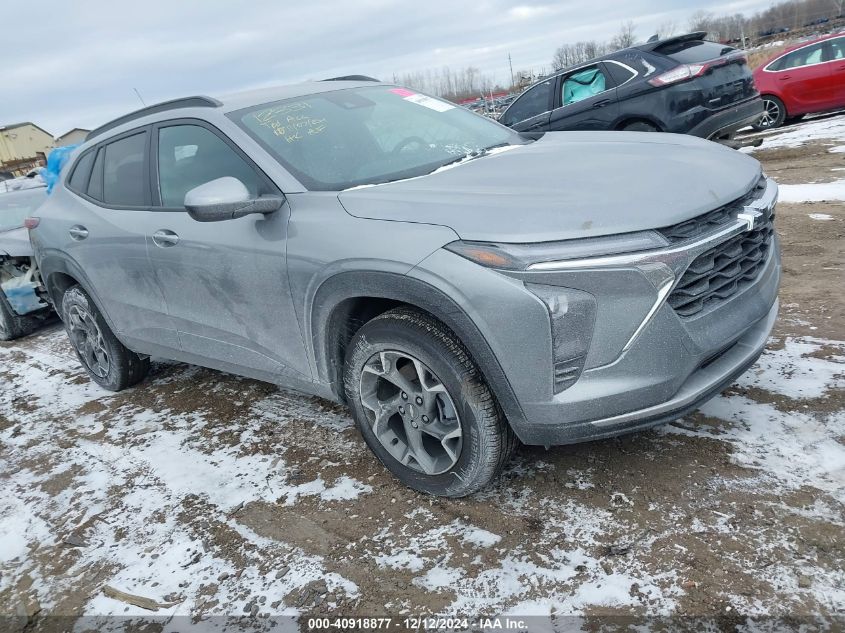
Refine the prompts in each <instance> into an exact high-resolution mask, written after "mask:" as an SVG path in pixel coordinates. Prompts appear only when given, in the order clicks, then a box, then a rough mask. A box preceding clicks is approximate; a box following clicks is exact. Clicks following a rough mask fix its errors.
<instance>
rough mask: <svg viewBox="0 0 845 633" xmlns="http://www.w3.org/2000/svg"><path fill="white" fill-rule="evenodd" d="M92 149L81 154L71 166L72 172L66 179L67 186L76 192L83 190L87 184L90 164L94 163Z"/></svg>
mask: <svg viewBox="0 0 845 633" xmlns="http://www.w3.org/2000/svg"><path fill="white" fill-rule="evenodd" d="M94 154H95V152H94V151H93V150H91V151H88V152H86V153H85V154H83V155H82V156H81V157H80V158H79V160H78V161H76V165H75V166H74V168H73V172H72V173H71V175H70V178H69V179H68V181H67V184H68V187H70V188H71V189H72V190H73V191H76V192H79V193H81V192H84V191H85V188H86V187H87V186H88V179H89V177H90V176H91V166H92V165H93V164H94Z"/></svg>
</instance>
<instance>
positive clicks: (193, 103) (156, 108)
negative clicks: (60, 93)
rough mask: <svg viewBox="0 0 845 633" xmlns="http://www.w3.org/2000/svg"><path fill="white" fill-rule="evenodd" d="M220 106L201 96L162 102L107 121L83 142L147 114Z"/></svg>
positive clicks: (217, 102) (90, 133) (216, 101)
mask: <svg viewBox="0 0 845 633" xmlns="http://www.w3.org/2000/svg"><path fill="white" fill-rule="evenodd" d="M222 105H223V104H222V103H221V102H219V101H218V100H217V99H212V98H211V97H203V96H197V97H183V98H181V99H172V100H170V101H163V102H161V103H156V104H155V105H151V106H147V107H146V108H141V109H140V110H135V111H134V112H130V113H129V114H124V115H123V116H122V117H118V118H116V119H115V120H114V121H109V122H108V123H106V124H104V125H101V126H100V127H98V128H96V129H94V130H91V131H90V132H88V135H87V136H86V137H85V140H86V141H90V140H91V139H92V138H94V137H97V136H100V134H103V133H104V132H108V131H109V130H112V129H114V128H116V127H117V126H119V125H123V124H124V123H129V122H130V121H134V120H135V119H140V118H141V117H145V116H147V115H149V114H157V113H158V112H167V111H168V110H177V109H179V108H219V107H220V106H222Z"/></svg>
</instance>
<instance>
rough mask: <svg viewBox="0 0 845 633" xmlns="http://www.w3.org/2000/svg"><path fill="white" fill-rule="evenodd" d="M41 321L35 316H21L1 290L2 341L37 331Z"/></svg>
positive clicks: (0, 319)
mask: <svg viewBox="0 0 845 633" xmlns="http://www.w3.org/2000/svg"><path fill="white" fill-rule="evenodd" d="M39 323H40V321H39V319H38V318H36V317H34V316H31V315H25V316H21V315H19V314H17V313H16V312H15V311H14V310H12V306H11V305H10V304H9V300H8V299H7V298H6V295H5V294H4V293H3V291H2V290H0V341H14V340H15V339H18V338H20V337H22V336H26V335H27V334H30V333H31V332H33V331H35V329H36V328H37V327H38V324H39Z"/></svg>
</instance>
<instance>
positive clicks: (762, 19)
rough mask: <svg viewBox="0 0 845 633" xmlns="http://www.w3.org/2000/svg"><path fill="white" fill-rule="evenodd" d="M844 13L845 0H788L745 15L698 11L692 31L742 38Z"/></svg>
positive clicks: (713, 36) (714, 36) (721, 38)
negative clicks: (747, 15)
mask: <svg viewBox="0 0 845 633" xmlns="http://www.w3.org/2000/svg"><path fill="white" fill-rule="evenodd" d="M843 12H845V0H788V1H787V2H781V3H778V4H775V5H773V6H771V7H769V8H768V9H764V10H763V11H758V12H757V13H755V14H753V15H751V16H749V17H746V16H745V15H743V14H742V13H736V14H733V15H721V16H717V15H715V14H713V13H711V12H709V11H697V12H696V13H694V14H693V15H692V16H691V17H690V20H689V29H690V30H691V31H707V32H708V34H709V36H710V38H711V39H716V40H719V41H722V42H725V41H733V40H739V39H740V38H741V37H742V35H743V34H745V36H746V37H748V38H752V39H753V38H756V37H760V36H762V35H765V34H769V33H771V32H772V31H777V30H779V29H782V28H787V29H790V30H795V29H799V28H801V27H803V26H806V25H812V24H813V23H814V22H818V21H820V20H825V19H834V18H836V17H838V16H841V15H842V14H843Z"/></svg>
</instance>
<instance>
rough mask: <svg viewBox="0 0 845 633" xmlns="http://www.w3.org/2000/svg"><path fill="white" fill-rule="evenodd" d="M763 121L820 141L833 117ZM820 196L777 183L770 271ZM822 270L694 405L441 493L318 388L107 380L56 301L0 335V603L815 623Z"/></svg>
mask: <svg viewBox="0 0 845 633" xmlns="http://www.w3.org/2000/svg"><path fill="white" fill-rule="evenodd" d="M824 126H826V128H825V129H827V132H824V131H823V130H822V129H821V128H823V127H824ZM825 134H827V136H825ZM768 136H769V139H768V140H767V146H769V147H771V146H772V145H775V146H776V147H785V146H786V145H783V143H793V142H795V143H799V144H798V145H797V146H800V144H801V143H815V144H816V146H818V144H819V143H821V144H822V146H823V147H824V148H827V147H828V145H830V146H831V147H835V146H837V145H836V144H837V143H838V144H840V145H841V144H843V143H845V124H843V120H842V117H839V118H827V119H825V120H824V121H823V122H814V121H811V122H808V123H805V124H801V125H800V126H793V127H791V128H787V129H785V130H784V131H781V132H779V133H775V134H771V135H768ZM785 137H789V138H791V139H792V140H788V141H785V140H784V138H785ZM799 138H800V139H804V140H803V141H800V142H799V141H798V139H799ZM769 143H771V144H772V145H768V144H769ZM789 147H792V146H791V145H789ZM759 155H760V157H761V158H762V157H764V156H765V154H764V152H763V151H761V152H760V154H759ZM827 184H830V183H827ZM834 184H835V183H834ZM793 186H797V185H793ZM784 189H786V191H787V192H788V191H789V189H787V187H784V188H782V191H783V190H784ZM796 195H797V194H796ZM804 195H805V194H801V195H797V198H801V197H802V196H804ZM782 199H783V196H782ZM825 199H827V198H825ZM796 201H798V200H796ZM840 211H841V209H840V208H839V207H833V206H832V205H818V204H816V203H812V202H807V203H804V204H800V205H799V204H796V205H792V206H790V205H789V204H783V205H781V208H780V209H779V212H778V213H779V216H778V217H779V222H781V223H783V224H782V225H781V231H782V232H783V233H784V238H785V239H784V244H785V252H784V260H785V269H786V273H785V276H784V287H783V293H782V297H785V298H790V297H793V295H795V296H798V297H800V296H802V295H800V294H798V293H799V292H800V291H802V290H803V289H806V287H807V286H808V280H813V279H815V280H817V281H818V279H822V280H824V279H827V277H824V278H821V277H818V276H819V275H821V274H822V272H821V271H822V270H827V269H830V268H833V269H836V268H837V267H838V266H841V254H842V253H841V240H840V241H839V242H838V244H839V252H838V255H836V256H837V257H839V259H838V260H834V259H832V258H831V256H829V255H825V256H824V257H825V258H826V259H825V260H824V266H822V267H818V266H807V267H804V266H803V265H801V266H799V265H798V264H795V263H793V262H794V261H796V262H797V261H803V260H800V259H798V258H800V257H806V256H807V253H811V254H812V253H813V252H815V251H812V250H807V248H808V247H807V246H806V245H807V244H809V245H810V246H811V247H812V248H816V247H817V246H818V244H819V243H820V241H821V240H822V239H828V240H829V242H828V243H829V244H832V245H833V246H832V247H831V248H835V245H836V244H837V242H836V235H837V231H838V232H839V233H838V235H841V230H842V229H841V228H840V227H841V226H842V221H843V220H842V214H841V212H840ZM814 216H815V217H814ZM819 231H821V233H819ZM820 257H821V256H820ZM825 267H826V268H825ZM839 270H841V268H839ZM795 271H798V272H795ZM825 274H831V273H830V271H828V272H826V273H825ZM832 274H834V275H835V274H836V273H835V270H834V272H833V273H832ZM839 275H840V278H841V272H840V273H839ZM840 289H841V286H840ZM828 294H829V296H826V297H823V299H824V301H823V303H821V304H820V305H821V307H817V306H816V304H810V303H809V302H808V303H807V304H806V305H803V304H802V303H801V302H800V301H798V300H794V301H793V300H792V299H790V301H785V300H784V302H783V304H782V312H781V317H782V318H781V321H780V323H779V325H778V328H777V330H776V332H775V335H774V336H773V338H772V340H771V342H770V345H769V349H768V350H767V351H766V353H765V354H764V355H763V357H762V358H761V359H760V361H759V362H758V363H757V365H756V366H755V367H754V368H752V370H750V371H749V372H748V373H746V374H745V375H744V376H742V377H741V378H740V379H739V380H738V381H737V383H736V384H735V385H734V386H733V387H731V389H729V390H728V391H727V392H726V393H725V394H723V395H721V396H718V397H716V398H714V399H713V400H712V401H710V402H709V403H707V404H706V405H705V406H704V407H702V409H701V411H699V412H697V413H695V414H692V415H690V416H687V417H686V418H685V419H683V420H679V421H677V422H675V423H673V424H671V425H667V426H664V427H661V428H659V429H656V430H654V431H650V432H645V433H639V434H636V435H632V436H628V437H624V438H618V439H613V440H607V441H602V442H594V443H590V444H587V445H581V446H570V447H560V448H556V449H552V450H550V451H544V450H543V449H541V448H523V449H521V450H520V452H519V454H518V455H517V457H516V458H515V459H514V461H513V463H512V464H510V465H509V467H508V468H507V470H506V472H505V474H504V476H503V477H502V479H501V480H500V481H498V482H496V484H495V485H494V486H492V487H491V488H490V489H488V490H485V491H483V492H482V493H479V494H477V495H475V496H474V497H472V498H470V499H466V500H440V499H433V498H429V497H423V496H421V495H418V494H416V493H413V492H411V491H409V490H407V489H405V488H403V487H402V486H401V485H399V484H397V483H396V482H395V481H394V480H392V479H391V478H390V477H389V476H388V475H387V474H386V473H385V471H384V469H383V468H382V467H381V466H380V465H379V464H377V463H376V462H375V460H374V459H373V457H372V456H371V454H370V453H369V451H368V450H367V449H366V447H365V446H364V444H363V442H362V441H361V440H360V438H359V436H358V434H357V432H356V430H355V429H354V428H353V425H352V422H351V420H350V419H349V416H348V414H347V412H346V411H345V410H344V409H343V408H341V407H337V406H335V405H332V404H330V403H327V402H324V401H321V400H319V399H317V398H311V397H306V396H302V395H298V394H293V393H287V392H283V391H278V390H276V389H274V388H272V387H270V386H269V385H266V384H263V383H258V382H254V381H250V380H246V379H240V378H236V377H233V376H229V375H226V374H221V373H218V372H213V371H209V370H204V369H200V368H196V367H190V366H185V365H180V364H174V363H167V362H157V363H155V364H154V367H153V372H152V375H151V377H150V378H149V379H148V380H147V381H145V382H144V383H143V384H142V385H141V386H139V387H138V388H135V389H132V390H129V391H127V392H124V393H121V394H111V393H108V392H105V391H102V390H100V389H99V388H97V387H95V386H93V385H92V384H91V383H90V382H89V381H88V380H87V378H86V377H85V375H84V374H83V372H82V370H81V369H80V368H79V365H78V363H77V361H76V359H75V358H74V357H73V355H72V353H71V350H70V348H69V347H68V344H67V342H66V338H65V335H64V333H63V331H62V330H60V329H59V328H58V327H52V328H48V329H47V330H45V331H43V332H41V333H39V334H36V335H34V336H32V337H29V338H28V339H25V340H22V341H19V342H16V343H14V344H0V385H2V387H0V615H10V614H17V615H18V616H20V618H21V619H20V620H19V621H15V622H16V626H21V627H22V626H24V625H26V623H27V618H30V619H29V624H30V626H31V627H35V628H36V629H37V626H38V625H39V622H41V623H44V620H43V618H44V617H45V616H47V615H72V616H80V615H85V616H89V617H90V618H93V620H88V621H87V626H93V625H91V622H94V623H95V625H96V626H109V625H114V624H115V621H114V620H109V619H107V618H108V616H132V617H147V616H150V615H155V616H164V617H166V618H171V617H175V618H178V617H180V616H190V617H191V618H192V619H194V620H195V621H198V622H205V623H209V624H215V623H220V622H221V620H220V619H219V618H220V617H221V616H238V617H245V616H256V619H255V620H250V622H251V626H265V627H269V626H270V624H271V623H274V622H275V623H278V621H273V620H264V619H262V618H263V617H264V616H268V615H273V616H281V615H285V614H287V615H296V614H345V615H387V614H390V615H394V616H401V615H409V614H434V613H443V614H460V615H471V614H476V615H478V614H484V615H496V614H514V615H519V616H525V615H531V616H533V617H535V618H541V619H542V621H543V622H550V623H552V624H554V623H555V622H557V624H556V626H558V628H560V627H561V622H565V623H567V624H566V626H570V625H571V626H572V627H574V628H582V627H583V629H584V630H589V629H591V628H594V627H593V625H592V624H591V619H592V618H602V617H610V616H620V615H624V616H633V617H646V616H684V617H706V618H711V619H712V620H713V626H716V625H717V624H718V622H722V621H724V618H735V617H740V616H745V615H749V616H767V617H787V616H790V617H796V618H798V621H800V622H803V621H807V619H808V618H811V617H812V618H820V619H821V620H822V621H824V622H827V623H828V624H830V625H831V626H833V627H834V628H835V627H836V626H838V625H839V624H841V623H842V622H843V618H845V492H843V491H845V395H844V394H845V342H843V340H842V339H845V336H842V335H839V334H836V335H834V334H831V332H834V333H839V332H841V330H840V329H837V328H838V327H839V325H837V323H835V322H834V321H833V320H832V319H833V317H835V316H836V315H840V314H842V312H841V310H842V305H843V303H845V299H843V297H842V296H841V292H839V291H837V289H836V288H831V289H830V292H829V293H828ZM813 300H814V301H815V298H814V299H813ZM801 301H803V299H802V300H801ZM837 310H839V312H837ZM573 617H577V618H579V619H578V620H572V619H567V618H573ZM39 618H42V619H41V620H39ZM802 618H803V620H802ZM598 621H599V622H601V620H598ZM730 621H731V622H733V621H734V620H733V619H731V620H730ZM173 622H179V623H180V624H179V626H177V627H175V628H173V626H174V625H171V628H173V630H176V629H178V630H183V629H184V628H187V626H188V624H189V622H188V620H187V619H184V618H183V619H181V620H173ZM536 622H541V620H537V621H536ZM687 622H688V621H687ZM284 623H287V624H291V625H295V622H294V621H293V620H290V621H285V622H284ZM284 623H283V624H284ZM640 624H642V621H640ZM82 628H84V627H82ZM538 628H540V627H539V625H538V626H537V627H534V628H532V630H536V629H538ZM166 630H170V629H166ZM714 630H715V629H714Z"/></svg>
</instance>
